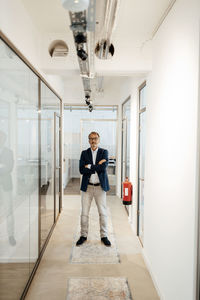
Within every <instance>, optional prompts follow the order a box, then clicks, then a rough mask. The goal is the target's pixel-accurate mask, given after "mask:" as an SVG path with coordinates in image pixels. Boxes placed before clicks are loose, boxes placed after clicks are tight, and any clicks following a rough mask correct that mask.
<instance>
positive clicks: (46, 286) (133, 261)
mask: <svg viewBox="0 0 200 300" xmlns="http://www.w3.org/2000/svg"><path fill="white" fill-rule="evenodd" d="M107 199H108V206H109V208H110V212H111V216H112V224H113V230H114V234H115V239H116V244H117V248H118V251H119V255H120V263H117V264H77V263H76V264H72V263H70V255H71V251H72V246H73V243H74V235H75V234H76V231H77V224H78V220H79V215H80V196H77V195H76V196H75V195H72V196H69V195H68V196H65V197H64V209H63V211H62V213H61V216H60V218H59V221H58V223H57V226H56V228H55V229H54V232H53V235H52V237H51V239H50V241H49V244H48V246H47V249H46V251H45V253H44V256H43V259H42V261H41V263H40V266H39V268H38V270H37V273H36V275H35V278H34V280H33V282H32V284H31V287H30V289H29V292H28V295H27V297H26V299H27V300H38V299H39V300H66V297H67V286H68V282H69V281H68V280H69V279H70V278H77V279H78V278H87V277H89V278H104V277H116V278H117V277H118V278H119V277H123V278H126V279H127V280H128V284H129V288H130V292H131V295H132V298H133V299H134V300H158V299H159V297H158V295H157V293H156V290H155V288H154V285H153V282H152V280H151V277H150V275H149V272H148V270H147V269H146V266H145V264H144V261H143V258H142V255H141V246H140V243H139V242H138V239H137V237H136V236H135V235H134V233H133V231H132V229H131V227H130V225H129V223H128V220H127V213H126V212H125V209H124V207H123V206H122V204H121V202H120V199H119V198H117V197H113V196H108V198H107ZM84 300H87V299H86V297H84ZM94 300H95V299H94Z"/></svg>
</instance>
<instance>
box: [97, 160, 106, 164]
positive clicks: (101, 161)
mask: <svg viewBox="0 0 200 300" xmlns="http://www.w3.org/2000/svg"><path fill="white" fill-rule="evenodd" d="M104 162H106V159H102V160H100V161H99V163H98V165H102V164H103V163H104Z"/></svg>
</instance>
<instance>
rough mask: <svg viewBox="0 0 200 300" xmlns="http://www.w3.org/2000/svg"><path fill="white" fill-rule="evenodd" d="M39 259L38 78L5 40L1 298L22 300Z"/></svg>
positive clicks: (0, 112)
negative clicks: (21, 297) (20, 299)
mask: <svg viewBox="0 0 200 300" xmlns="http://www.w3.org/2000/svg"><path fill="white" fill-rule="evenodd" d="M37 258H38V78H37V76H36V75H35V74H34V73H33V72H32V71H31V70H30V69H29V68H28V67H27V66H26V65H25V64H24V63H23V62H22V61H21V60H20V59H19V58H18V56H16V54H15V53H14V52H13V51H12V50H11V49H10V48H8V46H7V45H6V44H5V43H4V42H3V41H2V40H0V278H1V280H0V299H4V300H6V299H13V300H14V299H19V298H20V296H21V294H22V292H23V290H24V287H25V285H26V283H27V281H28V279H29V276H30V273H31V271H32V268H33V266H34V263H35V262H36V260H37Z"/></svg>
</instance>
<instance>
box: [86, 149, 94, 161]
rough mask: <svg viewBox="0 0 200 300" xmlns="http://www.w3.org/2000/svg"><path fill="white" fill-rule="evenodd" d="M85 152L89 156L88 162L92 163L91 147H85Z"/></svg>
mask: <svg viewBox="0 0 200 300" xmlns="http://www.w3.org/2000/svg"><path fill="white" fill-rule="evenodd" d="M87 153H88V157H89V162H90V163H91V164H92V165H93V160H92V151H91V148H88V149H87Z"/></svg>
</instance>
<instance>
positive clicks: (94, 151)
mask: <svg viewBox="0 0 200 300" xmlns="http://www.w3.org/2000/svg"><path fill="white" fill-rule="evenodd" d="M90 149H91V151H92V153H97V151H98V149H99V148H98V147H97V149H96V150H92V148H90Z"/></svg>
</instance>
